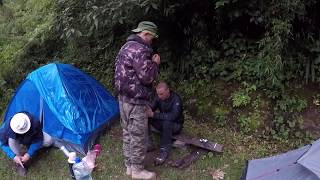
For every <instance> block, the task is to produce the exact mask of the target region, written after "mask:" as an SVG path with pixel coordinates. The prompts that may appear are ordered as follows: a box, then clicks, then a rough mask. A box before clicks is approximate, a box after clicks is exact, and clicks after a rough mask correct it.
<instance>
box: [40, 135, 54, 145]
mask: <svg viewBox="0 0 320 180" xmlns="http://www.w3.org/2000/svg"><path fill="white" fill-rule="evenodd" d="M52 144H53V138H52V137H51V136H50V135H49V134H47V133H45V132H43V143H42V146H43V147H49V146H51V145H52Z"/></svg>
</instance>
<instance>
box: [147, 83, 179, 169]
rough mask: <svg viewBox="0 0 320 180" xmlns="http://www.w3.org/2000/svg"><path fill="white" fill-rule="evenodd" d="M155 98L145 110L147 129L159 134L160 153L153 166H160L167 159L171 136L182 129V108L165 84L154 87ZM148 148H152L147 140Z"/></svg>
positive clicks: (150, 141)
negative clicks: (147, 122) (147, 120)
mask: <svg viewBox="0 0 320 180" xmlns="http://www.w3.org/2000/svg"><path fill="white" fill-rule="evenodd" d="M156 93H157V95H156V97H155V99H154V101H153V102H152V104H151V105H150V107H149V108H148V109H147V116H148V117H149V118H150V120H149V128H150V129H151V131H149V133H151V132H152V129H155V130H156V131H158V133H160V136H161V137H160V153H159V155H158V157H156V159H155V164H156V165H160V164H163V163H164V162H165V160H166V159H167V158H168V156H169V154H170V151H171V147H172V135H174V134H179V133H180V131H181V130H182V128H183V122H184V120H183V107H182V101H181V98H180V96H179V95H178V94H177V93H175V92H173V91H171V90H170V88H169V86H168V85H167V83H165V82H160V83H159V84H158V85H157V86H156ZM149 136H150V135H149ZM149 139H150V140H149V142H148V146H149V148H150V146H152V145H151V144H152V140H151V138H149Z"/></svg>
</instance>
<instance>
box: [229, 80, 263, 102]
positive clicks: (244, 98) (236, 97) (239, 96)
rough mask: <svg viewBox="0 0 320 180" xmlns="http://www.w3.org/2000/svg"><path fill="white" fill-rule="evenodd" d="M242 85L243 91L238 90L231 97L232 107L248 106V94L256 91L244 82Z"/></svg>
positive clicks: (249, 98) (249, 100) (253, 86)
mask: <svg viewBox="0 0 320 180" xmlns="http://www.w3.org/2000/svg"><path fill="white" fill-rule="evenodd" d="M242 84H243V86H244V89H239V90H238V91H236V92H234V93H232V95H231V99H232V105H233V107H241V106H246V105H248V104H249V103H250V102H251V97H250V93H251V92H253V91H256V89H257V88H256V86H255V85H249V84H248V83H246V82H243V83H242Z"/></svg>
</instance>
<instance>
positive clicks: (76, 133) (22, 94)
mask: <svg viewBox="0 0 320 180" xmlns="http://www.w3.org/2000/svg"><path fill="white" fill-rule="evenodd" d="M21 111H27V112H29V113H30V114H31V115H32V116H34V117H36V118H37V119H39V120H40V121H42V124H43V131H44V132H46V133H47V134H49V135H50V136H52V137H53V139H55V140H56V142H58V143H59V144H61V145H64V146H66V147H67V149H69V150H73V151H77V152H78V153H81V154H85V153H86V152H87V150H88V149H90V148H91V147H92V145H93V144H94V141H95V140H96V138H97V137H98V135H99V134H100V133H101V131H102V130H103V129H104V128H105V127H106V126H107V125H108V124H109V123H110V122H111V120H112V119H115V118H116V117H117V116H118V114H119V108H118V103H117V101H116V99H115V98H114V97H113V96H112V95H111V94H110V93H109V92H107V91H106V89H105V88H104V87H103V86H102V85H101V84H100V83H99V82H98V81H96V80H95V79H94V78H92V77H91V76H89V75H87V74H85V73H84V72H82V71H80V70H79V69H77V68H75V67H73V66H71V65H67V64H60V63H52V64H48V65H46V66H43V67H40V68H39V69H37V70H35V71H33V72H32V73H30V74H29V75H28V76H27V77H26V79H25V80H24V81H23V82H22V83H21V84H20V86H19V87H18V88H17V90H16V92H15V94H14V96H13V97H12V99H11V102H10V103H9V106H8V108H7V111H6V114H5V117H4V121H3V122H4V123H3V125H2V128H3V127H5V126H7V123H8V121H9V120H10V119H11V117H12V116H13V115H14V114H15V113H17V112H21Z"/></svg>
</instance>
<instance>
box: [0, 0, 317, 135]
mask: <svg viewBox="0 0 320 180" xmlns="http://www.w3.org/2000/svg"><path fill="white" fill-rule="evenodd" d="M319 5H320V2H319V1H316V0H308V1H307V0H280V1H279V0H278V1H275V0H271V1H255V0H248V1H238V0H214V1H209V0H203V1H196V0H189V1H182V0H178V1H171V0H132V1H122V0H109V1H96V0H86V1H84V0H77V1H76V0H68V1H67V0H60V1H49V0H27V1H24V0H14V1H9V0H4V1H3V4H2V5H1V6H0V88H1V89H0V113H1V114H3V113H4V111H5V107H6V104H7V103H8V101H9V99H10V96H11V95H12V93H13V90H14V89H15V88H16V87H17V85H18V84H19V82H21V80H22V79H23V78H24V77H25V75H26V74H27V73H29V72H30V71H32V70H34V69H35V68H37V67H39V66H41V65H44V64H47V63H49V62H53V61H60V62H64V63H70V64H73V65H75V66H77V67H79V68H81V69H82V70H84V71H85V72H87V73H89V74H91V75H93V76H94V77H95V78H96V79H98V80H99V81H100V82H102V83H103V84H104V85H105V86H106V87H107V88H108V89H110V90H113V85H112V82H113V78H112V77H113V70H114V58H115V56H116V53H117V52H118V50H119V48H120V46H121V45H122V44H123V42H124V41H125V38H126V37H127V36H128V35H129V34H130V30H131V29H132V28H134V27H135V26H136V25H137V23H138V22H139V21H141V20H151V21H154V22H155V23H156V24H157V25H158V26H159V28H160V39H159V40H158V42H156V43H155V48H156V49H157V50H158V51H159V52H160V54H161V61H162V64H161V74H160V78H161V79H164V80H166V81H168V82H170V83H171V85H172V86H173V87H174V89H177V90H178V91H179V92H180V93H181V94H182V96H183V98H184V101H185V103H186V107H187V110H188V111H190V112H192V114H193V115H195V116H196V117H197V118H198V119H199V121H201V119H202V120H208V121H212V123H213V124H214V125H216V126H219V127H230V128H233V129H236V130H237V131H239V132H242V133H244V134H256V135H259V137H262V138H266V139H276V140H284V141H286V140H288V139H290V137H292V138H296V137H298V138H305V137H307V138H308V137H309V134H308V133H307V134H306V133H305V130H304V126H303V120H304V119H303V117H302V116H301V112H302V111H303V110H305V109H306V108H308V107H310V106H311V105H312V98H313V99H314V98H316V97H317V95H316V94H312V93H311V94H308V95H306V94H305V93H303V91H304V88H306V86H307V85H308V84H310V83H311V84H312V83H317V82H319V80H320V78H319V77H320V76H319V75H320V67H319V62H320V41H319V34H320V33H319V28H320V27H319V26H320V23H319V20H320V17H319V16H320V15H319V13H317V12H318V11H319V10H320V9H319V7H320V6H319ZM313 95H314V96H313Z"/></svg>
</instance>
